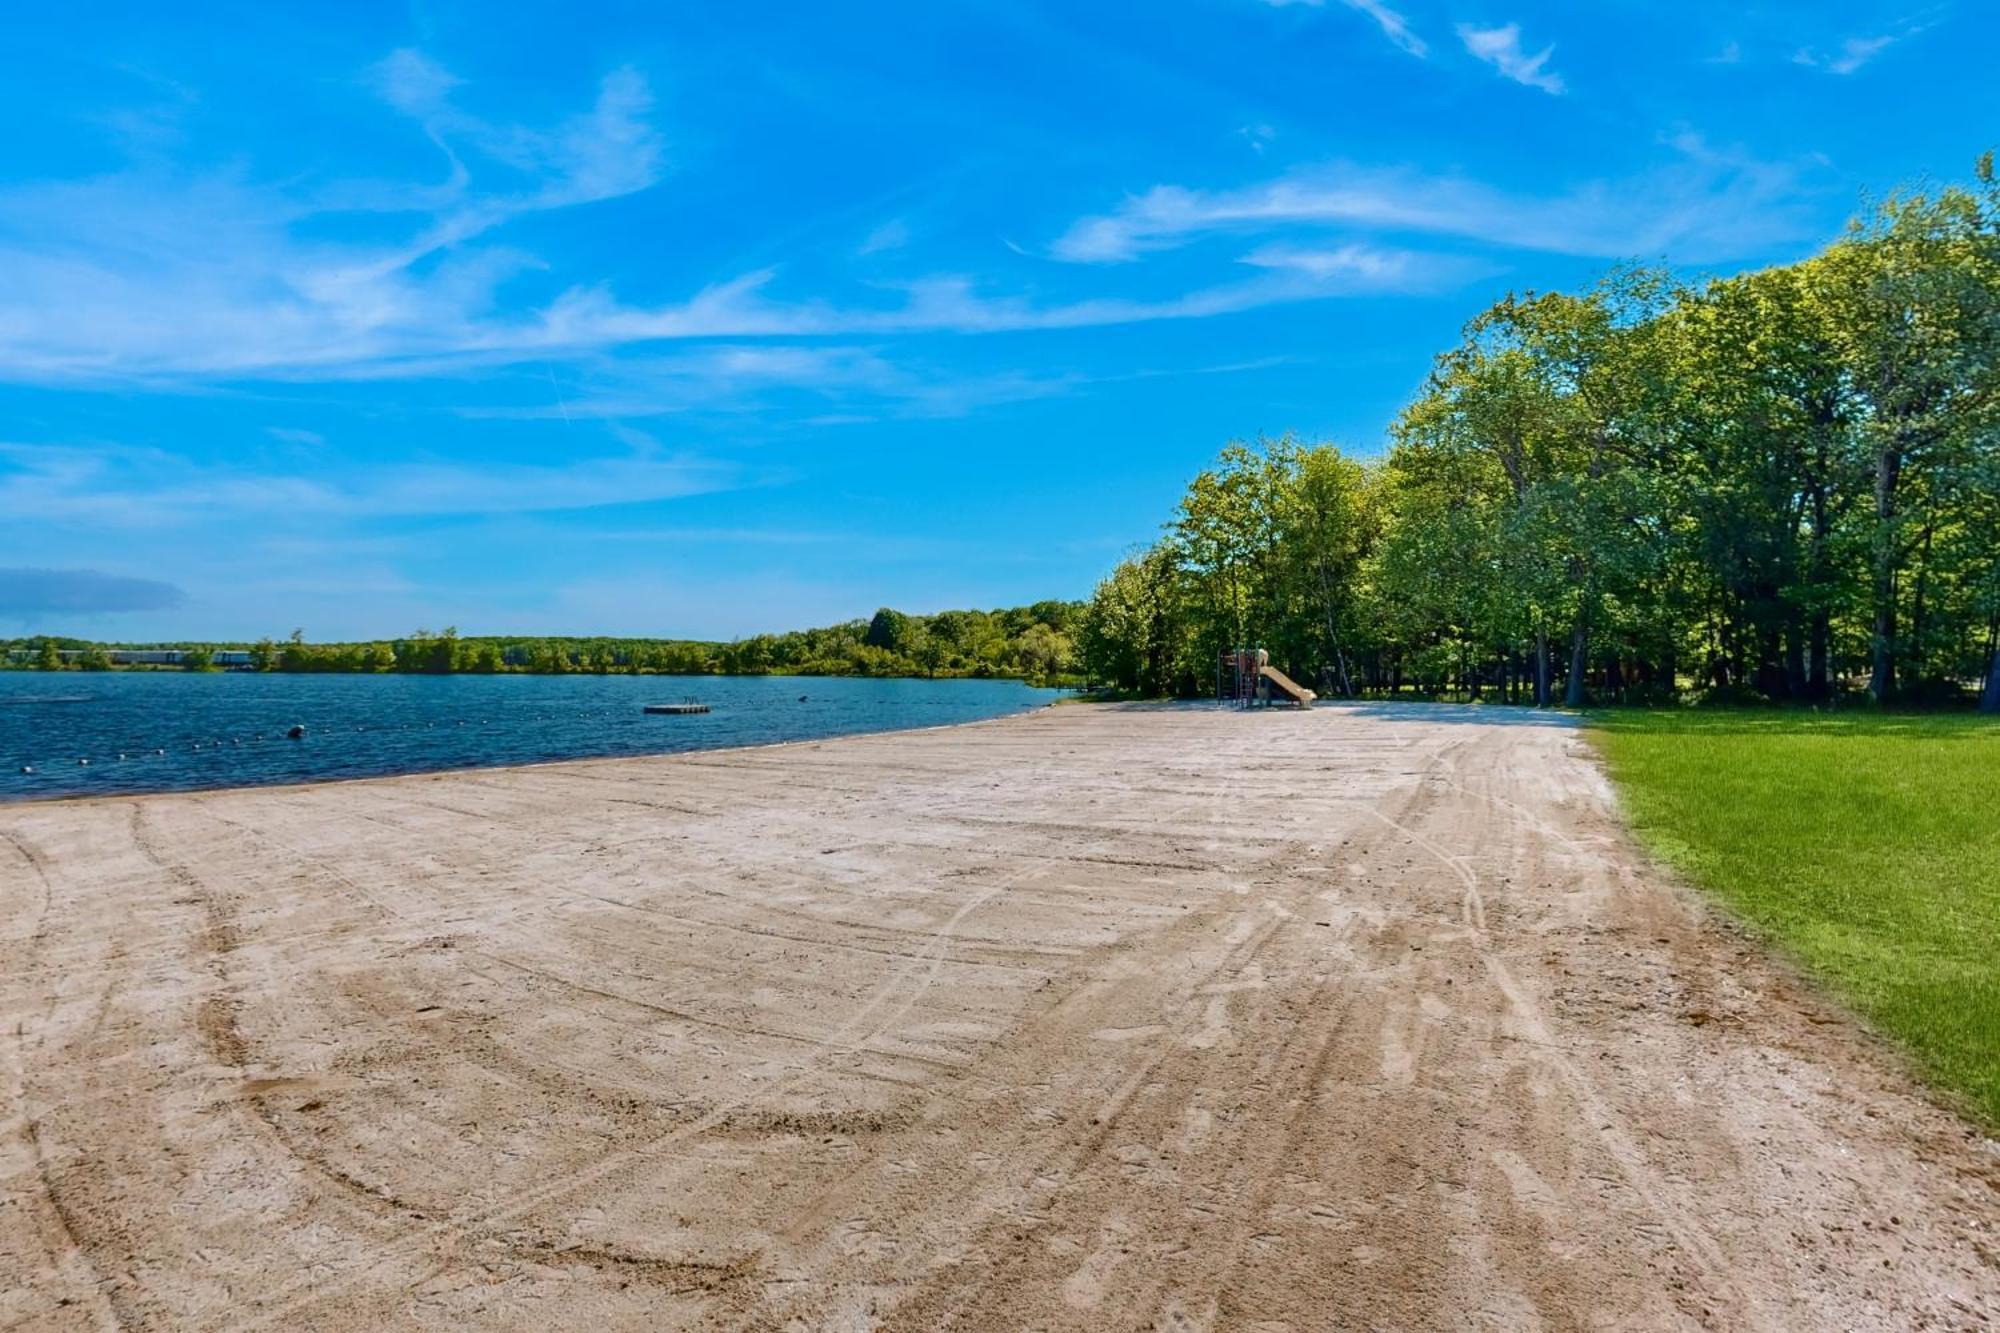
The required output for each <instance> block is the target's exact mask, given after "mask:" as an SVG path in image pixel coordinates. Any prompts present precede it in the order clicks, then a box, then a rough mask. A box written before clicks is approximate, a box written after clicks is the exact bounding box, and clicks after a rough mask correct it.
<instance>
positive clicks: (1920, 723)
mask: <svg viewBox="0 0 2000 1333" xmlns="http://www.w3.org/2000/svg"><path fill="white" fill-rule="evenodd" d="M1590 723H1591V727H1592V732H1593V735H1594V737H1595V739H1596V741H1597V743H1598V745H1599V747H1600V749H1601V750H1602V752H1603V753H1604V756H1605V758H1606V761H1607V763H1608V764H1609V766H1610V770H1611V774H1612V777H1613V779H1614V780H1615V781H1616V782H1617V783H1618V785H1619V787H1620V789H1621V792H1622V795H1623V798H1624V801H1625V806H1626V810H1627V811H1628V813H1629V814H1630V815H1631V818H1632V822H1633V825H1634V827H1635V828H1636V829H1637V830H1638V832H1639V835H1640V837H1641V838H1642V839H1644V840H1645V842H1646V843H1647V844H1648V845H1649V846H1650V847H1651V848H1652V850H1653V851H1654V852H1655V853H1656V854H1658V855H1659V856H1660V857H1661V858H1662V859H1664V860H1665V861H1666V862H1668V863H1669V864H1670V865H1672V866H1674V867H1675V868H1677V869H1678V870H1680V871H1681V872H1682V873H1683V874H1685V875H1686V876H1687V877H1688V878H1689V879H1690V880H1692V881H1693V882H1694V883H1696V884H1699V885H1701V886H1702V887H1703V888H1705V889H1707V890H1709V891H1710V892H1711V893H1713V894H1714V895H1715V896H1716V897H1718V898H1719V899H1721V901H1722V902H1723V903H1725V904H1727V905H1728V907H1729V908H1730V909H1731V910H1732V911H1734V912H1735V913H1736V914H1737V915H1738V916H1739V917H1740V918H1741V919H1743V920H1745V921H1747V922H1749V923H1751V924H1752V925H1753V926H1755V927H1756V928H1757V929H1758V930H1760V931H1761V932H1763V933H1764V934H1765V935H1766V936H1767V937H1768V938H1770V939H1771V940H1773V941H1775V942H1776V943H1777V944H1778V945H1779V946H1780V947H1781V948H1783V949H1784V950H1786V951H1787V952H1789V953H1790V954H1791V955H1792V956H1793V957H1794V958H1796V959H1797V960H1799V961H1800V962H1802V963H1803V964H1804V965H1805V966H1806V968H1807V969H1808V970H1809V971H1811V972H1812V973H1814V974H1816V975H1817V976H1819V977H1820V978H1821V979H1822V980H1824V981H1825V982H1826V983H1827V984H1828V985H1829V986H1830V987H1831V988H1832V989H1833V990H1834V991H1835V992H1836V993H1838V994H1839V995H1840V996H1841V997H1842V998H1843V999H1845V1000H1846V1001H1847V1002H1848V1003H1849V1004H1851V1005H1852V1006H1853V1007H1854V1008H1855V1009H1856V1010H1858V1011H1859V1012H1860V1013H1861V1014H1862V1015H1863V1016H1865V1017H1866V1018H1867V1019H1868V1020H1869V1021H1870V1022H1872V1023H1873V1024H1875V1025H1876V1026H1877V1027H1878V1028H1879V1029H1880V1030H1882V1031H1883V1032H1886V1033H1888V1034H1889V1035H1891V1036H1893V1037H1895V1038H1897V1039H1898V1040H1900V1041H1902V1042H1903V1043H1904V1044H1905V1045H1906V1046H1907V1047H1908V1049H1909V1050H1910V1051H1911V1053H1912V1054H1913V1055H1914V1056H1915V1058H1916V1061H1917V1063H1918V1065H1919V1066H1920V1067H1921V1069H1922V1070H1923V1072H1924V1074H1925V1076H1926V1077H1927V1078H1929V1079H1930V1080H1931V1081H1932V1082H1933V1083H1934V1084H1935V1085H1936V1086H1938V1087H1939V1088H1941V1089H1945V1090H1947V1091H1948V1092H1951V1093H1956V1094H1958V1095H1959V1096H1961V1097H1963V1098H1964V1100H1965V1103H1966V1105H1967V1106H1968V1107H1969V1109H1970V1110H1971V1112H1972V1113H1973V1114H1974V1115H1975V1116H1977V1117H1979V1118H1982V1119H1984V1120H1985V1121H1986V1123H1987V1124H1988V1125H1989V1126H2000V723H1996V722H1995V721H1993V720H1992V719H1983V718H1979V717H1975V716H1970V715H1949V716H1940V715H1931V716H1900V715H1894V714H1871V713H1844V714H1838V715H1828V714H1812V713H1796V712H1781V711H1778V710H1768V711H1741V712H1737V711H1723V712H1694V711H1679V710H1677V711H1632V712H1624V711H1620V712H1601V713H1594V714H1592V716H1591V718H1590Z"/></svg>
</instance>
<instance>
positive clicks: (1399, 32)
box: [1264, 0, 1430, 59]
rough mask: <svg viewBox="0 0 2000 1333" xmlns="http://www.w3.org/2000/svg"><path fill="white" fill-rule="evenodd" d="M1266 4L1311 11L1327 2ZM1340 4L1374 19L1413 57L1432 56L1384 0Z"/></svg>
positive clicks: (1277, 1) (1345, 0) (1280, 0)
mask: <svg viewBox="0 0 2000 1333" xmlns="http://www.w3.org/2000/svg"><path fill="white" fill-rule="evenodd" d="M1264 3H1265V4H1267V5H1270V6H1272V7H1273V8H1280V9H1281V8H1284V7H1285V6H1287V5H1304V6H1306V7H1307V8H1310V9H1319V8H1322V7H1323V6H1324V4H1325V0H1264ZM1340 3H1341V4H1343V5H1346V6H1347V7H1348V8H1349V9H1352V10H1356V11H1358V12H1359V13H1363V14H1366V15H1367V16H1368V17H1369V18H1371V19H1374V20H1375V26H1376V27H1378V28H1380V29H1381V30H1382V35H1383V36H1384V37H1387V38H1388V39H1389V40H1390V41H1392V42H1394V43H1395V44H1396V45H1397V46H1400V47H1402V48H1403V49H1404V50H1405V51H1408V52H1409V53H1410V54H1411V55H1413V56H1416V57H1418V58H1420V59H1421V58H1422V57H1424V56H1427V55H1429V54H1430V47H1429V46H1427V45H1425V44H1424V40H1423V38H1421V37H1419V36H1417V35H1416V34H1415V33H1414V32H1411V31H1410V24H1409V20H1407V19H1405V18H1404V17H1403V16H1402V15H1401V14H1399V13H1397V12H1396V11H1395V10H1393V9H1391V8H1389V6H1387V5H1385V4H1383V3H1382V0H1340Z"/></svg>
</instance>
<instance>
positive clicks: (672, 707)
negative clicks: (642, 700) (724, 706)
mask: <svg viewBox="0 0 2000 1333" xmlns="http://www.w3.org/2000/svg"><path fill="white" fill-rule="evenodd" d="M646 711H647V712H649V713H676V714H678V713H706V712H707V711H708V705H707V704H697V703H684V704H647V705H646Z"/></svg>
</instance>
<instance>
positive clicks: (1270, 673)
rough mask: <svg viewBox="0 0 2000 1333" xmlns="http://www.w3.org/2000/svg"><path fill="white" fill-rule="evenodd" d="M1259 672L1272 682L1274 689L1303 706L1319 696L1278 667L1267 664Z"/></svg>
mask: <svg viewBox="0 0 2000 1333" xmlns="http://www.w3.org/2000/svg"><path fill="white" fill-rule="evenodd" d="M1258 674H1259V675H1261V676H1262V677H1263V678H1264V679H1265V680H1268V681H1270V682H1271V688H1272V689H1274V690H1276V691H1277V692H1278V693H1280V694H1282V695H1284V696H1285V697H1286V698H1288V699H1290V700H1291V701H1292V702H1293V703H1295V704H1297V705H1298V706H1299V707H1301V708H1304V707H1305V706H1306V705H1307V704H1310V703H1311V702H1312V701H1313V700H1315V699H1317V698H1319V696H1318V695H1317V694H1314V693H1313V692H1312V691H1311V690H1309V689H1307V688H1306V687H1305V686H1303V685H1301V684H1299V683H1298V682H1297V681H1295V680H1293V679H1292V678H1291V677H1290V676H1287V675H1286V674H1285V673H1284V672H1282V671H1280V670H1278V668H1276V667H1272V666H1267V667H1265V668H1264V669H1263V670H1262V671H1260V672H1259V673H1258Z"/></svg>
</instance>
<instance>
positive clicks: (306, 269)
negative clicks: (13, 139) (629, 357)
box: [0, 52, 663, 380]
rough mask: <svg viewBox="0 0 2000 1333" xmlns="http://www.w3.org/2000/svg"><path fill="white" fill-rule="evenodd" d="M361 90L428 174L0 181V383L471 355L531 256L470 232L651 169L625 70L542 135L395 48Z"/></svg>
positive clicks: (642, 183) (602, 195) (635, 79)
mask: <svg viewBox="0 0 2000 1333" xmlns="http://www.w3.org/2000/svg"><path fill="white" fill-rule="evenodd" d="M370 83H371V86H372V87H373V88H374V89H375V90H376V91H377V92H378V93H379V94H380V95H381V96H382V97H383V99H384V100H385V101H387V102H388V103H389V104H390V105H391V106H393V107H395V108H396V109H397V110H399V111H401V112H403V113H405V114H407V115H410V116H413V117H415V118H416V119H418V120H419V121H420V122H421V125H422V128H423V131H424V133H425V134H427V135H428V136H429V137H430V139H431V140H432V142H433V143H435V144H436V145H437V147H438V148H439V150H440V152H441V153H442V154H443V156H444V158H445V162H446V175H445V177H444V179H443V180H442V181H440V182H437V183H434V184H410V183H380V182H340V183H335V184H331V185H318V186H311V185H306V184H301V183H299V182H298V181H296V180H292V179H286V180H282V181H278V182H262V181H258V180H256V179H254V178H253V177H251V176H250V175H249V173H248V172H246V171H245V170H244V169H242V168H234V169H229V170H224V171H218V172H211V173H208V174H205V175H189V174H186V173H179V172H175V171H172V170H171V169H168V168H164V167H158V166H148V167H143V168H138V169H134V170H132V171H128V172H125V173H122V174H116V175H108V176H100V177H94V178H88V179H82V180H75V181H60V182H42V183H34V184H27V185H17V186H14V187H11V188H8V189H5V190H0V376H6V377H9V378H14V379H44V380H46V379H61V378H91V377H105V376H115V377H121V378H144V377H147V376H155V375H157V376H175V375H185V374H204V375H211V376H216V375H220V376H227V375H239V374H240V375H249V374H260V373H268V372H272V371H279V370H283V371H292V372H299V373H312V372H315V371H317V370H324V369H329V368H343V367H347V368H351V367H356V366H361V365H366V364H369V363H372V362H379V361H385V360H396V359H411V358H420V357H424V356H436V355H458V354H463V353H466V352H467V351H476V350H478V349H479V347H480V344H481V343H482V342H483V341H485V335H486V332H487V330H486V327H485V326H486V325H487V324H488V322H489V321H490V318H491V316H490V311H491V307H492V305H493V301H494V294H495V290H496V288H497V287H498V285H499V284H500V283H501V282H502V281H504V280H506V279H508V278H510V277H513V276H515V275H518V274H521V273H524V272H528V271H531V270H534V269H536V268H537V267H539V265H540V261H539V260H538V259H537V258H536V257H535V256H533V255H530V254H526V253H523V252H521V251H519V250H517V249H513V248H510V247H507V246H504V245H498V244H493V243H491V242H487V241H482V238H484V237H486V236H487V234H488V233H490V232H493V231H494V230H495V229H497V228H500V227H502V226H504V225H505V224H506V223H508V222H510V221H512V220H513V219H515V218H518V217H522V216H524V215H527V214H532V213H538V212H545V211H550V210H555V209H563V208H571V207H576V206H579V205H583V204H589V203H595V202H599V201H602V200H606V199H611V198H615V197H618V196H620V195H625V194H630V193H633V192H635V191H638V190H642V189H645V188H646V187H648V186H649V185H651V184H652V183H653V182H654V181H655V180H657V179H658V178H659V175H660V174H661V171H662V169H663V168H662V147H661V143H660V140H659V136H658V135H657V134H656V133H655V131H654V130H653V129H652V128H651V126H650V125H649V123H648V121H647V116H648V112H649V109H650V106H651V96H650V93H649V92H648V90H647V87H646V84H645V81H644V80H643V79H642V78H640V77H639V76H638V75H637V74H636V73H634V72H632V71H630V70H618V71H614V72H613V73H611V74H609V75H607V76H606V77H605V78H604V80H603V81H602V83H601V84H600V86H599V88H598V92H597V97H596V100H595V102H594V104H593V105H592V106H591V107H590V109H588V110H587V111H585V112H583V113H581V114H579V115H577V116H574V117H571V118H569V119H567V120H565V121H562V122H560V123H558V124H555V125H552V126H547V127H533V126H521V125H513V124H503V123H497V122H492V121H488V120H484V119H481V118H479V117H475V116H472V115H470V114H468V113H466V112H464V111H461V110H459V109H458V108H457V106H456V104H455V103H454V101H453V100H452V99H453V94H454V92H455V91H456V90H457V89H458V88H459V87H460V85H459V83H458V81H457V80H455V79H454V78H452V77H451V76H450V75H449V74H448V73H447V72H445V71H444V70H443V69H441V68H440V67H439V66H437V65H436V64H434V63H433V62H431V61H429V60H427V59H426V58H424V57H422V56H421V55H418V54H416V53H413V52H398V53H396V54H395V55H392V56H391V57H389V58H388V59H387V60H385V61H384V62H382V63H381V64H380V65H378V66H376V67H375V69H374V70H373V71H372V72H371V77H370ZM329 214H360V215H368V216H371V217H372V219H373V220H374V222H375V223H376V224H378V226H376V227H374V228H371V229H374V230H384V231H387V230H392V229H394V228H395V227H397V226H407V224H406V223H405V219H408V218H411V217H414V218H415V219H416V221H415V225H414V227H408V229H407V231H406V234H405V236H404V237H403V238H402V239H400V240H397V241H390V242H381V243H375V244H371V245H360V244H340V243H336V242H332V241H328V240H324V239H319V238H318V237H317V236H312V235H311V233H312V232H313V231H314V230H316V229H315V228H314V224H315V223H316V222H318V221H319V220H320V219H321V218H323V217H325V216H326V215H329Z"/></svg>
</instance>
